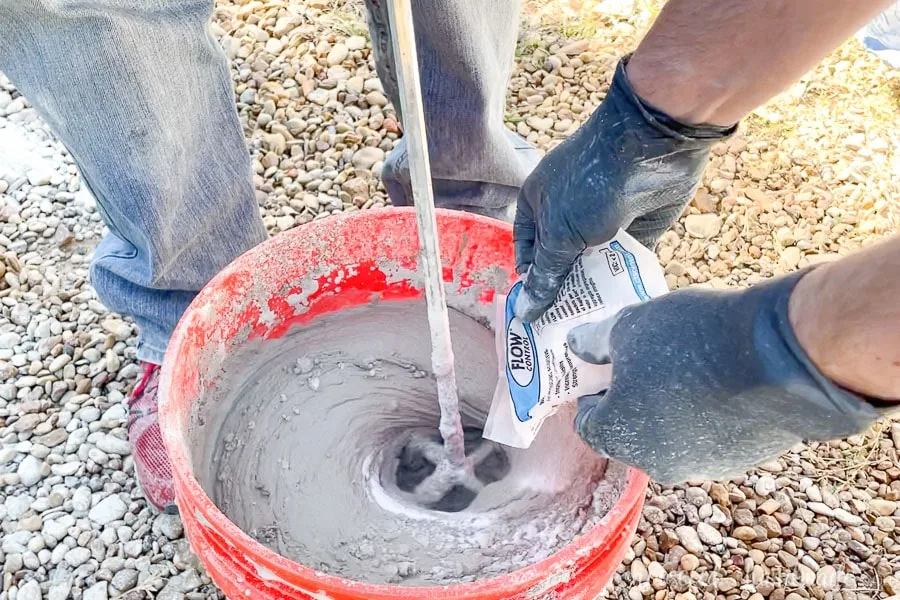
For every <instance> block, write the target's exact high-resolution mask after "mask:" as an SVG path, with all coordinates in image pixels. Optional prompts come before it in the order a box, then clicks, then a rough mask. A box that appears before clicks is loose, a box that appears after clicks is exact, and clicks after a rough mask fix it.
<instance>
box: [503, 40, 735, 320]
mask: <svg viewBox="0 0 900 600" xmlns="http://www.w3.org/2000/svg"><path fill="white" fill-rule="evenodd" d="M627 61H628V59H627V58H625V59H623V60H622V62H620V63H619V66H618V68H617V69H616V73H615V75H614V77H613V80H612V83H611V84H610V87H609V92H608V93H607V95H606V98H605V99H604V100H603V103H602V104H601V105H600V106H599V107H598V108H597V110H596V111H595V112H594V114H593V115H592V116H591V118H590V119H589V120H588V121H587V123H585V124H584V125H582V126H581V127H580V128H579V129H578V131H576V132H575V133H574V134H573V135H572V136H571V137H570V138H569V139H567V140H566V141H565V142H563V143H562V144H560V145H559V146H558V147H557V148H555V149H554V150H553V151H552V152H550V153H549V154H547V156H545V157H544V158H543V160H541V162H540V163H539V164H538V166H537V167H536V168H535V170H534V171H533V172H532V173H531V175H530V176H529V177H528V179H526V180H525V183H524V184H523V186H522V190H521V191H520V193H519V200H518V204H517V209H516V220H515V226H514V237H515V244H516V269H517V270H518V272H519V273H525V272H526V271H527V272H528V275H527V278H526V279H525V285H524V290H523V293H520V294H519V299H518V301H517V304H516V315H517V316H518V317H519V318H521V319H523V320H525V321H532V320H534V319H536V318H537V317H539V316H540V315H541V314H542V313H543V312H544V310H545V309H546V308H547V307H548V306H549V305H550V304H551V303H552V302H553V300H554V299H555V298H556V294H557V292H558V291H559V287H560V285H561V284H562V282H563V280H564V279H565V277H566V274H567V273H568V272H569V269H570V267H571V266H572V262H573V261H574V260H575V257H577V256H578V254H579V253H580V252H581V251H582V250H584V249H585V248H586V247H588V246H596V245H599V244H602V243H603V242H606V241H609V239H610V238H612V237H613V236H614V235H615V233H616V231H618V230H619V229H620V228H621V229H625V230H627V231H628V233H630V234H631V235H632V236H634V237H635V238H636V239H637V240H639V241H640V242H641V243H642V244H644V245H646V246H648V247H650V248H652V247H653V245H654V243H655V242H656V240H657V238H659V236H661V235H662V234H663V233H664V232H665V231H666V229H668V228H669V226H670V225H671V224H672V223H673V222H674V221H675V220H676V219H677V218H678V217H679V216H680V215H681V213H682V211H683V210H684V207H685V205H686V204H687V203H688V202H689V201H690V199H691V196H692V195H693V192H694V189H695V188H696V186H697V183H698V182H699V180H700V176H701V175H702V173H703V169H704V167H705V166H706V163H707V157H708V156H709V148H710V147H711V146H712V144H714V143H715V142H716V141H718V140H720V139H722V138H724V137H726V136H728V135H729V134H731V132H732V131H734V127H716V126H707V125H700V126H689V125H684V124H682V123H679V122H677V121H675V120H674V119H672V118H670V117H668V116H666V115H665V114H664V113H662V112H660V111H658V110H656V109H655V108H653V107H652V106H650V105H647V104H645V103H643V102H642V101H641V100H640V98H638V96H637V94H635V92H634V90H633V89H632V88H631V84H630V83H629V81H628V76H627V75H626V73H625V65H626V64H627Z"/></svg>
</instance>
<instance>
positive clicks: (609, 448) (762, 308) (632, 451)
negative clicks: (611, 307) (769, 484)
mask: <svg viewBox="0 0 900 600" xmlns="http://www.w3.org/2000/svg"><path fill="white" fill-rule="evenodd" d="M804 273H805V272H800V273H796V274H793V275H790V276H788V277H782V278H779V279H775V280H773V281H771V282H767V283H764V284H760V285H757V286H755V287H753V288H751V289H749V290H740V291H728V292H720V291H711V290H682V291H677V292H673V293H671V294H668V295H666V296H662V297H660V298H656V299H654V300H651V301H649V302H647V303H644V304H640V305H636V306H631V307H628V308H625V309H623V310H622V311H620V312H619V313H618V315H616V316H614V317H612V318H610V319H607V320H606V321H603V322H601V323H598V324H588V325H582V326H580V327H576V328H575V329H573V330H572V331H571V332H570V333H569V340H568V341H569V346H570V347H571V349H572V351H573V352H575V354H576V355H578V356H579V357H581V358H583V359H584V360H587V361H589V362H593V363H598V364H601V363H609V362H612V366H613V380H612V383H611V385H610V388H609V389H608V390H607V391H606V393H605V394H598V395H595V396H587V397H585V398H582V399H581V400H580V401H579V406H578V414H577V416H576V420H575V426H576V429H577V431H578V433H579V434H580V435H581V437H582V438H584V440H585V441H586V442H587V443H588V444H589V445H590V446H591V447H593V448H594V450H596V451H597V452H598V453H600V454H602V455H604V456H608V457H611V458H614V459H617V460H619V461H622V462H625V463H627V464H629V465H632V466H635V467H638V468H640V469H642V470H643V471H646V472H647V473H648V474H649V475H650V476H651V477H652V478H653V479H655V480H657V481H659V482H660V483H676V482H682V481H686V480H689V479H724V478H727V477H731V476H734V475H736V474H738V473H741V472H744V471H746V470H747V469H749V468H751V467H753V466H755V465H757V464H760V463H762V462H765V461H766V460H769V459H771V458H773V457H775V456H777V455H778V454H780V453H781V452H783V451H785V450H787V449H788V448H790V447H791V446H793V445H794V444H796V443H797V442H800V441H804V440H817V441H824V440H831V439H836V438H841V437H846V436H849V435H852V434H855V433H858V432H860V431H862V430H864V429H865V428H867V427H868V426H870V425H871V424H872V422H873V421H874V420H875V419H876V418H878V417H879V416H881V409H879V408H877V407H876V404H873V403H872V401H869V400H867V399H865V398H863V397H861V396H858V395H856V394H853V393H851V392H849V391H847V390H844V389H842V388H840V387H838V386H837V385H835V384H834V383H833V382H832V381H830V380H829V379H828V378H827V377H826V376H825V375H823V374H822V372H821V371H819V369H817V368H816V366H815V365H813V364H812V362H811V361H810V360H809V357H808V356H807V355H806V353H805V352H804V350H803V349H802V348H801V347H800V344H799V342H798V341H797V338H796V336H795V335H794V331H793V328H792V327H791V324H790V322H789V320H788V300H789V298H790V294H791V291H792V290H793V288H794V286H795V285H796V283H797V281H798V280H799V279H800V278H801V277H802V276H803V274H804Z"/></svg>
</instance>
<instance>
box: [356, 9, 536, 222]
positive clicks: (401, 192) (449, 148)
mask: <svg viewBox="0 0 900 600" xmlns="http://www.w3.org/2000/svg"><path fill="white" fill-rule="evenodd" d="M389 1H390V0H366V7H367V8H368V14H369V30H370V31H371V34H372V49H373V52H374V53H375V62H376V66H377V68H378V75H379V77H380V79H381V82H382V85H383V86H384V88H385V92H387V94H388V96H389V97H390V98H391V101H392V102H393V103H394V107H395V108H397V110H398V112H399V110H400V102H399V93H398V90H397V77H396V69H395V68H394V65H393V52H392V46H391V38H390V26H389V22H388V12H387V10H388V9H387V6H388V2H389ZM412 7H413V22H414V26H415V30H416V43H417V48H418V51H419V72H420V76H421V82H422V96H423V102H424V105H425V126H426V129H427V133H428V150H429V152H430V155H431V171H432V178H433V181H434V192H435V203H436V204H437V205H438V206H444V207H448V208H460V209H466V210H472V211H474V212H479V213H482V214H486V215H488V216H493V217H497V218H503V219H511V217H512V214H513V212H514V208H515V200H516V197H517V196H518V192H519V187H520V186H521V185H522V182H523V181H524V180H525V177H527V176H528V174H529V173H530V172H531V169H532V168H534V166H535V165H536V164H537V161H538V160H539V158H540V153H539V152H538V151H537V150H535V149H534V148H532V147H531V146H530V145H529V144H528V143H527V142H526V141H525V140H523V139H522V138H520V137H519V136H517V135H516V134H514V133H513V132H511V131H509V130H508V129H506V127H505V126H504V124H503V116H504V113H505V108H506V88H507V86H508V84H509V77H510V74H511V71H512V67H513V60H514V57H515V49H516V37H517V35H518V30H519V7H520V0H490V1H485V0H416V1H415V2H413V3H412ZM401 119H402V116H401ZM382 179H383V180H384V185H385V187H386V188H387V191H388V194H389V195H390V197H391V201H392V202H393V203H394V204H396V205H409V204H411V203H412V192H411V190H410V184H409V167H408V164H407V156H406V144H405V142H404V141H403V140H402V139H401V141H400V142H399V144H398V145H397V146H396V147H395V148H394V150H393V151H392V152H391V154H390V155H389V156H388V158H387V160H386V161H385V165H384V170H383V172H382Z"/></svg>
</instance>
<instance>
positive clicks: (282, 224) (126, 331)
mask: <svg viewBox="0 0 900 600" xmlns="http://www.w3.org/2000/svg"><path fill="white" fill-rule="evenodd" d="M329 5H330V6H329ZM600 8H601V9H602V10H600V11H598V10H595V9H593V8H592V7H591V6H585V5H583V4H582V3H579V2H577V1H574V0H573V1H572V2H570V3H569V4H566V5H562V6H561V5H560V4H559V2H556V1H554V2H548V1H544V0H532V1H531V2H528V3H527V8H526V11H525V14H524V16H523V22H524V27H523V31H522V35H521V38H520V48H519V53H518V61H517V62H518V64H517V69H516V71H515V74H514V77H513V81H512V86H511V90H510V96H509V104H508V114H507V124H508V126H509V127H510V128H511V129H514V130H516V131H518V132H519V133H520V134H522V135H523V136H525V137H527V138H528V139H529V140H531V141H532V142H534V143H535V144H536V145H538V146H539V147H541V148H544V149H549V148H552V147H553V146H554V145H555V144H556V143H558V142H559V141H560V140H562V139H564V138H565V137H566V135H568V134H569V133H570V132H571V131H573V130H574V128H575V127H577V126H578V124H579V123H580V122H581V121H583V120H584V119H585V118H586V117H587V116H588V115H589V114H590V113H591V111H592V110H593V109H594V108H595V107H596V106H597V104H598V103H599V102H600V100H601V99H602V97H603V93H604V90H605V88H606V86H607V83H608V81H609V79H610V77H611V76H612V69H613V66H614V64H615V61H616V59H617V58H618V57H619V56H621V55H622V54H623V53H624V52H626V51H628V50H629V49H630V48H632V47H633V45H634V42H635V40H636V38H637V37H639V35H640V32H641V31H642V30H643V29H644V28H645V27H646V25H647V23H648V22H649V19H650V17H651V14H652V12H653V10H652V7H648V6H644V5H641V6H640V7H639V8H640V10H638V12H637V14H634V13H631V12H630V4H629V2H628V0H622V1H615V0H606V1H605V2H603V3H602V4H601V5H600ZM617 12H621V13H625V16H620V15H617V14H616V13H617ZM361 15H362V13H361V10H360V8H359V6H358V5H357V4H356V3H343V2H337V3H334V2H331V3H329V2H327V1H326V0H305V1H299V0H296V1H294V2H292V3H290V4H289V3H287V2H282V1H281V0H273V1H269V2H259V1H250V2H247V1H237V2H229V1H221V0H220V2H219V4H218V7H217V9H216V13H215V22H214V25H213V29H214V33H215V35H216V37H218V38H219V39H220V40H221V42H222V44H223V46H224V48H225V49H226V52H227V53H228V55H229V57H230V58H231V59H232V63H233V74H234V82H235V86H236V94H235V98H236V102H237V106H238V109H239V111H240V114H241V119H242V121H243V123H244V127H245V130H246V134H247V139H248V143H249V145H250V147H251V150H252V152H253V153H254V156H255V158H254V172H255V175H254V177H255V181H256V188H257V196H258V200H259V204H260V206H261V208H262V210H263V214H264V218H265V222H266V225H267V227H268V228H269V230H270V231H271V232H272V233H273V234H274V233H277V232H279V231H283V230H285V229H289V228H291V227H294V226H296V225H299V224H302V223H306V222H308V221H311V220H313V219H317V218H325V217H327V216H328V215H329V214H333V213H337V212H342V211H351V210H360V209H366V208H370V207H378V206H383V205H384V204H386V203H387V199H386V196H385V193H384V189H383V187H382V186H381V184H380V182H379V179H378V172H379V170H380V167H381V164H382V161H383V159H384V156H385V153H386V152H388V151H389V150H390V149H391V148H392V146H393V145H394V143H395V141H396V140H397V138H398V135H399V127H398V124H397V120H396V116H395V112H394V110H393V108H392V107H391V106H390V104H389V103H388V102H387V99H386V98H385V96H384V94H383V93H382V90H381V86H380V84H379V82H378V80H377V79H376V78H375V70H374V65H373V64H372V59H371V55H370V52H369V47H368V38H367V33H366V30H365V27H364V25H363V22H362V20H361ZM898 112H900V77H898V75H897V74H895V73H893V72H891V71H889V70H888V69H887V68H886V67H884V66H883V65H881V64H880V63H879V62H878V61H877V60H875V59H873V58H871V57H869V56H868V55H867V54H865V53H864V52H862V51H861V50H860V49H859V47H858V46H857V45H856V44H855V43H849V44H847V45H846V46H844V47H843V48H841V49H839V50H838V51H836V52H835V53H834V54H833V55H832V56H830V57H829V58H828V59H827V60H826V61H825V62H824V63H823V64H822V65H821V66H819V67H818V68H816V69H815V70H814V71H812V72H811V73H810V74H808V75H807V77H805V78H804V80H803V81H802V82H800V83H799V84H797V85H796V86H794V87H793V88H792V89H791V90H789V91H788V92H786V93H785V94H783V95H782V96H781V97H779V98H778V99H777V100H776V101H774V102H772V103H770V104H769V105H768V106H766V107H765V108H763V109H761V110H759V111H757V112H756V113H754V114H753V115H752V116H751V117H749V118H748V119H747V120H746V121H745V123H744V124H743V125H742V127H741V130H740V132H739V134H737V135H736V136H735V137H734V138H733V139H731V140H729V141H728V142H723V143H721V144H719V145H718V146H717V147H716V148H715V149H714V156H713V161H712V164H711V165H710V167H709V169H708V170H707V172H706V176H705V178H704V185H703V187H702V188H701V189H700V190H699V192H698V194H697V196H696V197H695V198H694V200H693V202H692V204H691V206H690V208H689V209H688V210H687V211H686V212H685V215H684V217H683V218H682V219H681V221H680V222H679V223H678V224H677V225H675V226H674V227H673V228H672V229H671V230H670V231H669V232H668V233H667V234H666V235H665V236H664V238H663V240H662V242H661V244H660V246H659V248H658V253H659V256H660V259H661V261H662V263H663V264H664V265H665V268H666V273H667V278H668V280H669V284H670V285H671V286H672V287H683V286H686V285H706V286H711V287H716V288H720V287H727V286H744V285H748V284H751V283H753V282H755V281H758V280H759V279H761V278H765V277H768V276H771V275H775V274H779V273H783V272H787V271H791V270H794V269H797V268H801V267H803V266H804V265H806V264H810V263H816V262H820V261H827V260H832V259H834V258H836V257H838V256H840V255H842V254H846V253H848V252H850V251H852V250H853V249H854V248H857V247H859V246H862V245H865V244H867V243H871V242H873V241H875V240H877V239H878V238H880V237H882V236H883V235H885V234H888V233H890V232H892V231H896V230H897V222H898V221H897V219H898V216H900V207H898V205H897V199H898V198H900V193H898V192H900V189H898V188H900V182H898V178H897V177H896V176H894V175H893V173H897V172H900V168H898V167H900V153H898V149H900V139H898V134H897V133H896V131H895V129H896V128H895V125H896V123H897V122H898ZM102 233H103V225H102V222H101V220H100V216H99V214H98V212H97V210H96V207H95V205H94V201H93V199H92V198H91V197H90V195H89V194H88V193H87V192H86V191H85V190H84V189H83V188H82V187H81V185H80V181H79V178H78V175H77V173H76V170H75V167H74V165H73V163H72V160H71V157H70V156H69V155H68V154H67V152H66V151H65V149H64V148H63V147H62V146H61V145H60V144H59V142H57V141H56V140H55V138H54V137H53V135H52V134H51V133H50V132H49V131H48V130H47V128H46V127H45V125H44V124H43V123H42V122H41V121H40V119H39V118H38V117H37V115H36V114H35V112H34V110H33V109H32V108H30V107H29V105H28V103H27V101H25V100H24V98H22V97H21V96H19V94H18V93H17V92H16V90H15V89H14V88H13V87H12V85H11V84H10V82H8V81H7V80H5V79H4V78H2V76H0V246H2V248H0V524H2V543H0V562H2V563H3V580H2V588H0V600H13V599H16V598H17V599H18V600H41V599H42V598H46V599H49V600H65V599H66V598H74V599H76V600H78V599H84V600H104V599H106V598H110V597H120V598H127V599H129V600H138V599H144V598H154V597H155V598H159V599H167V600H171V599H179V598H192V599H193V598H216V597H221V594H219V592H218V591H217V590H216V589H215V587H214V586H213V585H212V584H211V583H210V582H209V580H208V578H206V576H205V575H204V574H203V571H202V568H201V567H200V565H199V564H198V562H197V560H196V558H195V557H194V556H193V555H192V554H191V552H190V550H189V548H188V545H187V542H186V541H185V540H184V539H183V537H182V527H181V523H180V522H179V520H178V518H177V517H169V516H157V515H154V514H153V513H152V512H151V511H150V509H148V508H147V505H146V503H145V502H144V500H143V499H142V497H141V495H140V493H139V492H138V491H137V489H136V487H135V482H134V468H133V463H132V460H131V458H130V456H129V451H128V445H127V443H126V441H125V428H124V416H125V409H124V407H123V405H122V401H123V399H124V398H125V396H126V395H127V393H128V391H129V389H130V387H131V386H132V385H133V383H134V380H135V377H136V376H137V374H138V367H137V365H136V364H135V360H134V357H135V350H134V342H135V340H134V333H135V332H134V328H133V326H132V325H131V324H130V323H129V322H128V321H127V320H125V319H123V318H121V317H119V316H117V315H114V314H111V313H109V312H108V311H107V310H106V309H105V308H104V307H103V306H102V305H101V304H100V303H99V302H98V301H97V298H96V295H95V293H94V291H93V289H92V288H91V287H90V286H89V285H88V283H87V265H88V263H89V260H90V257H91V253H92V250H93V248H94V247H95V245H96V244H97V242H98V241H99V239H100V236H101V235H102ZM898 452H900V423H897V424H894V423H890V422H887V421H884V422H881V423H879V424H878V425H876V426H875V427H874V428H873V429H872V430H870V431H869V432H867V433H865V434H863V435H859V436H855V437H854V438H851V439H849V440H846V441H840V442H833V443H828V444H811V445H808V446H806V445H803V446H799V447H797V448H795V449H793V451H791V452H790V453H788V454H786V455H784V456H782V457H781V458H779V459H778V460H776V461H773V462H771V463H769V464H767V465H764V466H763V467H762V468H761V469H760V470H758V471H755V472H753V473H751V474H749V475H747V476H745V477H740V478H738V479H735V480H733V481H730V482H724V483H711V482H693V483H692V484H690V485H685V486H676V487H659V486H655V485H654V486H651V487H650V488H649V489H648V492H647V505H646V508H645V510H644V519H643V520H642V521H641V524H640V527H639V531H638V534H637V535H636V536H635V539H634V542H633V545H632V547H631V550H629V552H628V555H627V557H626V559H625V563H624V564H623V566H622V567H621V568H620V569H619V572H618V573H617V574H616V576H615V579H614V581H613V582H612V584H611V586H610V588H609V589H608V590H607V592H606V593H605V594H606V595H608V596H609V597H624V596H627V597H628V598H630V599H631V600H640V599H641V598H649V597H651V596H652V597H653V598H654V599H655V600H663V599H664V598H673V599H675V600H699V599H700V598H703V599H704V600H711V599H712V598H715V597H721V598H727V599H728V600H734V599H736V598H738V597H740V598H743V599H749V600H762V599H763V598H769V599H770V600H785V599H787V600H800V599H801V598H809V597H814V598H816V599H817V600H823V599H834V600H841V599H843V600H854V599H858V600H865V599H866V598H875V597H885V596H891V595H898V594H900V543H898V534H897V533H896V531H900V511H898V507H900V462H898ZM898 597H900V596H898Z"/></svg>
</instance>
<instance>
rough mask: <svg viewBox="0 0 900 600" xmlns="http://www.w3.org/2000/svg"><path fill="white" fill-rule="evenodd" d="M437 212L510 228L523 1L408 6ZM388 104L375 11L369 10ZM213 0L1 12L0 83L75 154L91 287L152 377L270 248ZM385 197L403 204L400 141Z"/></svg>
mask: <svg viewBox="0 0 900 600" xmlns="http://www.w3.org/2000/svg"><path fill="white" fill-rule="evenodd" d="M413 6H414V9H415V16H414V18H415V24H416V28H417V38H418V42H419V45H420V47H419V58H420V70H421V73H422V85H423V93H424V100H425V109H426V121H427V126H428V132H429V135H430V137H429V149H430V151H431V157H432V161H433V165H432V169H433V173H434V179H435V191H436V196H437V202H438V203H439V204H441V205H443V206H448V207H454V208H463V209H470V210H476V211H478V212H482V213H485V214H489V215H493V216H497V217H501V218H508V216H509V214H510V211H511V210H512V209H511V207H512V206H513V204H514V201H515V196H516V192H517V190H518V187H519V185H520V184H521V183H522V181H523V180H524V178H525V176H526V175H527V174H528V172H529V170H530V168H531V166H533V164H534V163H535V162H536V159H537V155H536V154H535V153H534V152H533V151H532V150H530V149H529V148H528V147H527V145H526V144H525V143H524V142H523V141H521V140H519V139H518V138H516V137H515V136H513V135H510V133H509V132H508V131H507V130H506V129H505V128H504V126H503V110H504V98H505V93H506V86H507V83H508V79H509V75H510V69H511V67H512V62H513V53H514V49H515V41H516V34H517V25H516V24H517V15H518V9H519V2H518V0H491V1H490V2H484V1H483V0H416V1H415V2H413ZM367 7H368V9H369V24H370V29H371V32H372V39H373V46H374V49H375V53H376V59H377V62H378V72H379V75H380V76H381V77H382V80H383V83H384V87H385V89H386V91H387V92H388V95H389V96H390V97H391V99H392V100H393V101H394V104H395V106H396V105H397V93H396V83H395V80H394V73H395V70H394V69H393V66H392V65H391V61H390V60H389V59H390V52H389V49H390V39H389V35H388V27H387V16H386V6H385V4H384V0H367ZM212 10H213V2H212V1H211V0H0V71H3V72H4V73H6V75H7V76H8V77H9V78H10V79H11V80H12V82H13V83H14V84H15V85H16V87H17V88H18V89H19V90H20V91H21V92H22V94H24V95H25V97H26V98H28V100H29V101H30V102H31V103H32V104H33V105H34V106H35V108H36V109H37V110H38V111H39V112H40V114H41V116H42V117H43V118H44V119H45V120H46V121H47V122H48V123H49V125H50V126H51V127H52V129H53V130H54V132H55V133H56V134H57V136H58V137H59V138H60V139H61V140H62V141H63V143H64V144H65V145H66V147H67V148H68V149H69V151H70V152H71V154H72V156H73V157H74V159H75V162H76V163H77V165H78V168H79V171H80V173H81V176H82V179H83V182H84V184H85V185H86V186H87V187H88V189H89V190H90V192H91V193H92V194H93V195H94V197H95V198H96V200H97V205H98V208H99V210H100V211H101V214H102V216H103V218H104V220H105V222H106V225H107V226H108V229H109V232H108V234H107V236H106V237H105V238H104V240H103V241H102V242H101V244H100V246H99V247H98V248H97V250H96V252H95V258H94V263H93V264H92V266H91V282H92V284H93V285H94V287H95V289H96V290H97V294H98V296H99V297H100V299H101V300H102V301H103V303H104V304H105V305H106V306H107V307H108V308H110V309H111V310H114V311H116V312H119V313H122V314H125V315H128V316H130V317H132V318H133V319H134V320H135V322H136V323H137V325H138V327H139V331H140V339H139V345H138V358H140V359H141V360H145V361H149V362H154V363H161V362H162V357H163V354H164V353H165V349H166V345H167V343H168V340H169V337H170V336H171V334H172V331H173V329H174V327H175V325H176V323H177V322H178V319H179V318H180V317H181V314H182V313H183V312H184V310H185V308H187V305H188V304H189V303H190V301H191V299H192V298H193V297H194V295H195V294H196V293H197V291H199V290H200V288H202V287H203V285H205V284H206V282H207V281H209V279H210V278H212V276H213V275H215V274H216V272H218V271H219V270H220V269H222V268H223V267H224V266H225V265H227V264H228V263H229V262H231V261H232V260H233V259H234V258H235V257H237V256H238V255H240V254H241V253H243V252H244V251H246V250H248V249H249V248H251V247H253V246H254V245H256V244H258V243H260V242H262V241H263V240H265V239H266V231H265V228H264V227H263V223H262V219H261V217H260V211H259V206H258V204H257V201H256V198H255V194H254V189H253V182H252V179H251V171H250V155H249V153H248V151H247V147H246V145H245V141H244V134H243V131H242V128H241V123H240V121H239V119H238V115H237V112H236V109H235V102H234V97H233V90H232V83H231V75H230V73H229V66H228V62H227V59H226V57H225V55H224V53H223V51H222V50H221V49H220V47H219V45H218V44H217V42H216V40H215V39H214V38H213V37H212V35H211V34H210V31H209V28H208V21H209V19H210V16H211V14H212ZM383 177H384V181H385V186H386V187H387V189H388V192H389V194H390V196H391V198H392V200H393V202H394V203H395V204H409V203H410V201H411V200H410V194H409V182H408V175H407V170H406V160H405V151H404V144H403V142H402V141H401V143H400V144H399V146H398V148H397V149H395V150H394V151H393V152H392V153H391V155H390V156H389V157H388V160H387V161H386V164H385V168H384V171H383Z"/></svg>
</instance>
